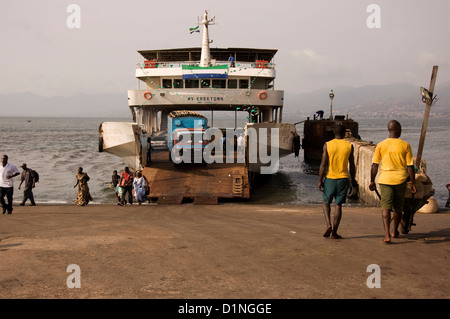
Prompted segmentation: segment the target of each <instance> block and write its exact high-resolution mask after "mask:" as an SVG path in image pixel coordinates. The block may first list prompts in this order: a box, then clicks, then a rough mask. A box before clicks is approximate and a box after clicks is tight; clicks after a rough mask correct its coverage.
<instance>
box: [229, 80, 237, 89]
mask: <svg viewBox="0 0 450 319" xmlns="http://www.w3.org/2000/svg"><path fill="white" fill-rule="evenodd" d="M228 88H229V89H237V80H228Z"/></svg>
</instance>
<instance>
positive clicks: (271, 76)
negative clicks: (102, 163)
mask: <svg viewBox="0 0 450 319" xmlns="http://www.w3.org/2000/svg"><path fill="white" fill-rule="evenodd" d="M213 23H214V20H213V19H208V16H207V12H206V11H205V14H204V16H203V18H202V19H200V20H199V25H202V26H203V40H202V47H192V48H176V49H161V50H142V51H138V52H139V54H140V55H141V61H140V62H139V63H138V64H137V68H136V73H135V76H136V78H137V79H138V88H137V89H135V90H129V91H128V105H129V108H130V110H131V113H132V117H133V122H129V123H123V122H104V123H102V124H101V125H100V128H99V132H100V145H99V147H100V151H106V152H109V153H112V154H115V155H117V156H120V157H121V158H122V159H123V160H124V162H125V163H126V164H127V165H128V166H129V167H131V168H132V169H135V170H137V169H143V168H144V167H146V166H149V165H151V164H150V163H147V161H146V158H147V156H146V153H147V147H146V137H147V135H152V136H153V137H155V136H163V135H165V134H167V118H168V115H169V114H170V113H171V112H172V111H174V110H195V111H198V112H203V113H204V114H210V118H211V120H210V122H209V123H208V124H209V125H210V126H214V125H215V123H214V112H217V111H228V112H230V113H231V114H232V115H234V117H235V119H236V116H238V114H242V113H241V112H245V114H246V118H247V123H246V125H245V127H244V128H243V129H244V132H248V130H249V128H254V129H255V130H256V131H258V132H259V131H260V130H259V129H261V128H266V129H267V134H268V136H267V138H264V139H262V140H261V141H262V143H263V144H264V143H267V144H270V141H271V134H272V132H273V129H278V130H277V132H278V134H279V140H278V143H276V144H278V145H277V147H278V154H279V157H283V156H286V155H289V154H292V153H294V151H295V149H296V143H297V142H296V141H299V139H298V135H297V131H296V128H295V126H294V125H292V124H288V123H282V116H283V100H284V91H282V90H276V89H275V87H274V82H275V78H276V65H275V63H274V56H275V54H276V53H277V51H278V50H276V49H255V48H210V47H209V44H210V41H209V33H208V26H209V25H211V24H213ZM230 57H232V60H234V61H231V60H230ZM211 122H212V123H211ZM264 132H266V131H264ZM296 138H297V139H296ZM258 140H260V136H258ZM247 141H248V139H247ZM266 141H267V142H266ZM268 146H270V145H268ZM261 147H265V146H264V145H261V144H260V145H259V148H261ZM246 164H247V167H248V170H249V171H251V172H260V167H261V163H259V162H258V163H246Z"/></svg>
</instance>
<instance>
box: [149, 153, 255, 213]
mask: <svg viewBox="0 0 450 319" xmlns="http://www.w3.org/2000/svg"><path fill="white" fill-rule="evenodd" d="M143 175H144V176H145V177H146V179H147V180H148V182H149V185H150V194H149V197H150V199H151V200H152V201H157V203H158V204H181V203H184V202H192V203H194V204H218V202H219V199H226V198H243V199H248V198H250V185H249V179H248V170H247V167H246V166H245V164H239V163H229V164H227V163H213V164H196V163H193V164H184V163H182V164H179V165H175V164H174V163H172V162H168V161H164V162H163V161H161V162H158V161H156V162H152V163H149V165H148V166H147V167H145V168H144V169H143Z"/></svg>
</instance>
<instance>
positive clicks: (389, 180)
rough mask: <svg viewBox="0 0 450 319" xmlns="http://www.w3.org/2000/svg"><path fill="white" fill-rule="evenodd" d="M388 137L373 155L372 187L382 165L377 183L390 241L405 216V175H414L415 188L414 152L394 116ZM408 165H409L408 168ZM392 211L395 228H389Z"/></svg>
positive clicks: (385, 232) (406, 176)
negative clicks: (403, 137) (403, 215)
mask: <svg viewBox="0 0 450 319" xmlns="http://www.w3.org/2000/svg"><path fill="white" fill-rule="evenodd" d="M388 131H389V138H387V139H385V140H384V141H382V142H380V143H379V144H378V145H377V147H376V148H375V153H374V154H373V159H372V169H371V172H370V173H371V174H370V184H369V189H370V190H371V191H374V190H375V189H376V185H375V177H376V175H377V173H378V167H379V166H380V162H381V166H380V174H379V176H378V184H379V185H380V193H381V209H382V218H383V226H384V239H383V240H382V242H383V243H386V244H389V243H391V237H393V238H397V237H398V235H399V232H398V225H399V224H400V221H401V219H402V212H403V204H404V202H405V194H406V186H407V182H406V179H407V178H408V175H409V178H410V179H411V191H412V193H413V194H414V193H415V192H416V184H415V183H416V181H415V170H414V163H413V154H412V151H411V146H410V145H409V143H408V142H405V141H403V140H401V139H400V135H401V133H402V126H401V125H400V123H399V122H397V121H395V120H392V121H390V122H389V123H388ZM405 167H407V169H405ZM391 212H393V213H394V225H393V226H394V228H393V231H392V233H391V232H390V224H391Z"/></svg>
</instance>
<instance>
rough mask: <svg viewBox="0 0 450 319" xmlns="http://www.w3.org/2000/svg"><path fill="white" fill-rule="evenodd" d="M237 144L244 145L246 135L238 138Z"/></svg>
mask: <svg viewBox="0 0 450 319" xmlns="http://www.w3.org/2000/svg"><path fill="white" fill-rule="evenodd" d="M237 145H238V146H244V137H243V136H239V137H238V138H237Z"/></svg>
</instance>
